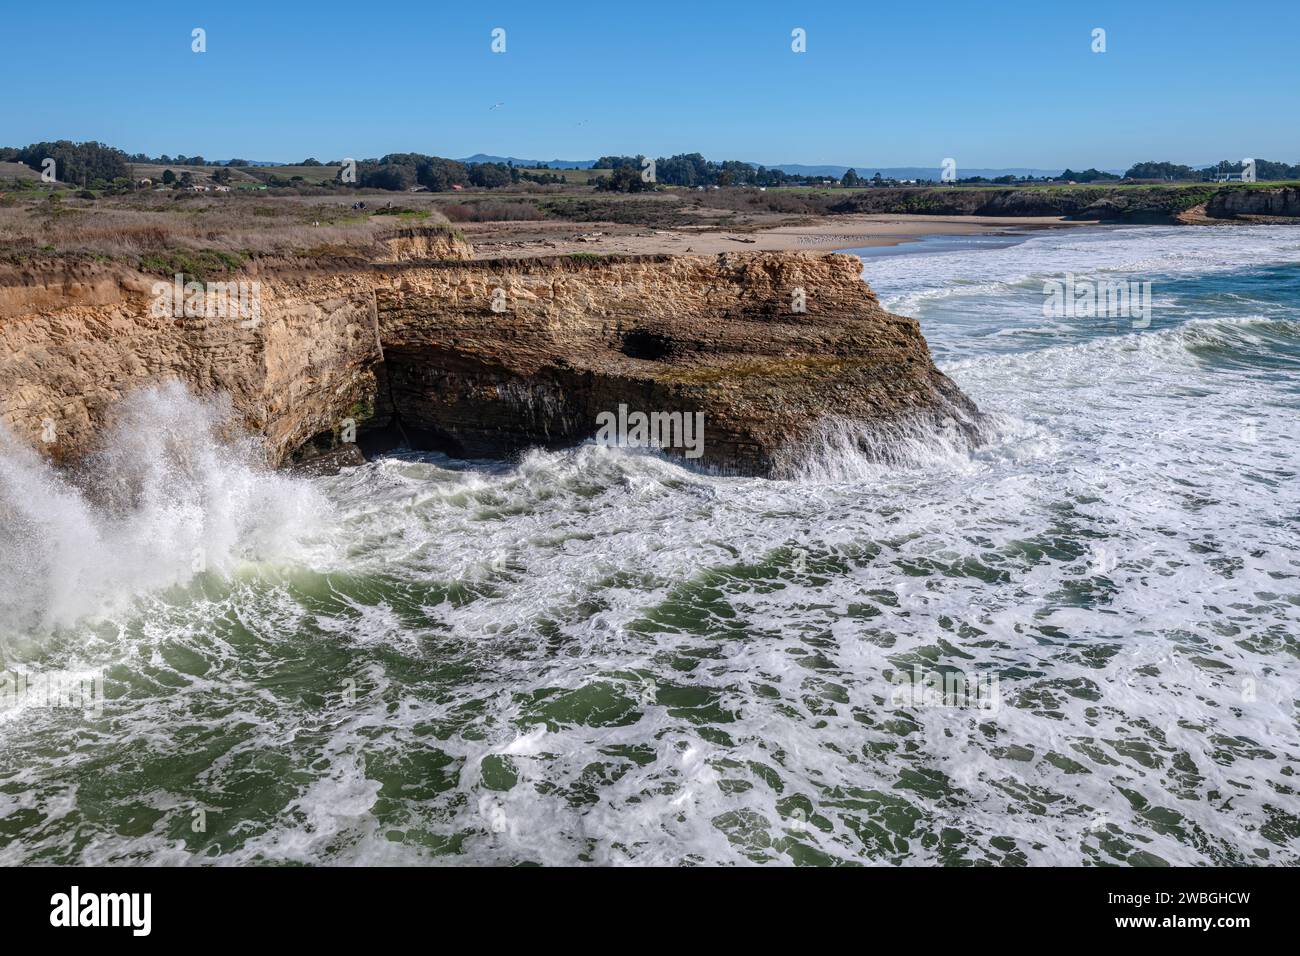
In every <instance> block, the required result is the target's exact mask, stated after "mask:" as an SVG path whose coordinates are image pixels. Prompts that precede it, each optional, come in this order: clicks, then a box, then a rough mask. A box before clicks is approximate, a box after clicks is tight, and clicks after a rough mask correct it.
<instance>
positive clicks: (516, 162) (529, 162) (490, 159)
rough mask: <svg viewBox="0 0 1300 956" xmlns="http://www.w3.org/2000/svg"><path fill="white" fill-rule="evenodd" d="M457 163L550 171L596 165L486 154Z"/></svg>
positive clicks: (586, 167) (592, 163)
mask: <svg viewBox="0 0 1300 956" xmlns="http://www.w3.org/2000/svg"><path fill="white" fill-rule="evenodd" d="M457 162H460V163H500V164H501V165H503V166H505V165H511V166H550V167H551V169H591V167H592V166H595V165H596V161H595V160H594V159H520V158H519V157H518V156H489V155H488V154H487V153H475V154H474V155H473V156H466V157H465V158H464V159H460V160H457Z"/></svg>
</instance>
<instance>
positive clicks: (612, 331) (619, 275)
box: [0, 235, 980, 476]
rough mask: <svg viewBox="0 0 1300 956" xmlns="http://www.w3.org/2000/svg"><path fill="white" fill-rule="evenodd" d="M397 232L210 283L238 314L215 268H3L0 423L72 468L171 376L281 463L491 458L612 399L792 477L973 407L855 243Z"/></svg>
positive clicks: (611, 406) (718, 458)
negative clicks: (775, 247) (615, 244)
mask: <svg viewBox="0 0 1300 956" xmlns="http://www.w3.org/2000/svg"><path fill="white" fill-rule="evenodd" d="M395 238H396V239H397V240H398V241H396V242H394V243H393V244H392V246H391V248H392V252H393V253H394V255H393V259H394V260H395V261H387V262H355V261H351V262H338V263H333V264H331V265H326V266H322V265H319V264H317V265H315V266H312V267H309V266H306V265H304V264H301V263H280V264H263V265H261V266H258V267H256V268H255V269H253V270H252V271H250V272H249V273H247V274H244V275H237V276H230V277H227V278H229V279H230V280H231V281H232V282H235V283H245V284H246V286H245V287H242V288H243V290H244V291H245V292H246V293H248V294H249V295H250V296H252V297H254V300H255V302H256V304H257V310H256V314H255V315H252V314H249V313H248V312H239V311H238V310H236V309H229V310H227V309H218V308H214V307H213V291H212V285H214V284H213V283H207V284H199V285H198V286H196V287H195V288H196V289H198V290H200V291H201V295H200V296H198V297H191V299H188V300H187V301H186V302H184V303H182V302H181V301H180V298H181V286H180V285H179V284H178V285H177V286H176V293H177V294H176V301H175V302H173V301H172V300H171V298H170V296H171V290H169V289H165V287H166V286H170V285H171V283H170V282H168V281H167V280H165V279H161V278H160V277H157V276H149V275H144V274H141V273H137V272H132V271H128V270H124V269H123V268H121V267H120V266H112V265H108V264H100V263H95V262H92V261H69V260H51V261H47V262H46V263H44V264H37V263H33V264H31V265H27V266H23V267H9V268H7V269H5V270H3V271H0V422H3V424H4V425H5V426H6V427H7V428H8V429H9V430H10V431H11V432H12V433H13V434H15V435H16V436H19V437H20V438H24V439H26V440H28V441H30V443H31V444H32V445H33V446H35V447H36V448H38V449H40V450H42V451H43V452H44V453H45V454H47V455H49V456H51V457H53V458H54V459H56V460H59V461H63V462H74V461H76V460H77V459H79V458H80V457H82V456H83V455H85V454H86V453H87V452H88V451H89V450H90V449H91V448H93V446H94V444H95V439H96V435H97V433H98V432H99V431H100V430H101V429H102V428H103V427H104V426H105V424H107V423H108V422H109V421H110V420H111V419H112V416H113V409H114V406H115V404H116V402H117V401H118V400H119V399H120V398H121V397H122V396H123V395H125V394H126V393H128V392H130V391H132V390H133V389H135V388H137V387H140V386H144V385H148V384H153V383H157V382H159V381H163V380H169V379H179V380H181V381H183V382H184V383H186V384H187V386H188V387H189V388H190V389H192V390H193V391H196V392H198V393H201V394H210V393H224V394H226V395H228V396H229V397H230V400H231V402H232V404H233V407H234V409H235V410H236V412H237V414H238V415H239V417H240V418H241V419H242V421H243V423H244V425H245V426H246V427H247V428H248V429H249V430H251V431H252V432H254V433H256V434H258V435H260V436H261V437H262V439H263V442H264V445H265V448H266V451H267V455H268V458H269V460H270V461H271V462H272V463H275V464H285V463H288V462H292V461H295V460H300V459H304V458H310V457H311V456H312V455H316V454H319V453H322V452H327V451H330V450H332V449H335V448H337V447H339V446H340V445H341V444H342V445H347V444H349V443H350V442H351V441H353V440H355V441H357V442H359V443H360V445H361V446H362V447H364V448H369V449H372V450H373V449H382V448H384V447H389V446H392V445H396V444H410V445H414V446H416V447H425V448H434V449H439V450H445V451H447V452H449V453H451V454H453V455H457V456H464V457H495V456H505V455H510V454H513V453H515V452H517V451H519V450H521V449H523V448H526V447H529V446H535V445H546V446H558V445H564V444H572V443H576V442H579V441H582V440H584V439H587V438H590V437H592V436H593V435H595V434H596V433H597V431H598V423H599V422H601V421H609V420H611V417H612V416H615V415H618V414H619V413H620V410H621V411H622V413H624V414H625V417H626V414H630V413H635V412H641V413H644V414H646V415H653V414H659V415H664V416H672V415H675V414H676V413H681V416H696V415H702V416H703V417H702V419H701V421H702V425H703V433H702V441H699V442H696V443H695V445H691V446H689V447H686V446H682V445H679V444H675V443H672V442H668V443H665V444H666V445H667V447H665V449H664V450H665V451H666V452H668V453H670V454H679V455H683V456H685V457H687V458H698V460H697V461H696V464H698V465H700V466H702V467H705V468H708V469H711V470H715V471H718V472H723V473H733V474H747V475H769V476H780V475H783V474H788V473H791V472H792V471H794V470H795V468H796V467H797V462H798V459H799V456H800V455H801V454H803V451H804V450H805V449H806V448H807V446H808V445H809V444H810V443H811V442H813V441H815V440H816V438H817V435H818V433H819V430H820V429H823V428H825V427H826V425H827V423H828V422H832V421H833V422H836V423H840V424H843V423H845V422H848V423H850V424H851V425H852V426H853V427H854V428H858V429H860V430H861V432H862V435H863V447H864V449H866V448H872V449H877V450H878V448H879V443H878V442H875V441H873V440H872V439H871V436H872V435H879V434H897V433H898V431H899V429H904V430H912V429H915V428H927V427H930V428H943V429H947V431H948V434H950V435H956V436H959V437H960V438H961V439H962V440H963V441H965V442H968V443H973V442H975V441H976V440H977V438H978V433H979V422H980V416H979V412H978V411H977V410H976V408H975V407H974V405H973V404H972V403H971V402H970V401H969V400H968V399H967V398H966V397H965V396H964V395H963V394H962V393H961V392H960V391H959V390H958V389H957V387H956V386H955V385H954V384H953V383H952V382H951V381H950V380H949V379H948V378H946V377H945V376H944V375H943V374H942V373H941V372H939V370H938V369H937V368H936V367H935V366H934V363H933V361H932V360H931V357H930V353H929V349H928V347H927V345H926V342H925V339H924V338H923V336H922V335H921V332H920V329H919V327H918V325H917V323H916V322H915V321H914V320H912V319H909V318H905V317H903V316H897V315H892V314H890V313H889V312H887V311H885V310H884V309H883V308H882V307H881V306H880V304H879V302H878V301H877V299H876V297H875V295H874V294H873V293H872V292H871V290H870V288H868V286H867V285H866V283H864V282H863V281H862V278H861V272H862V263H861V261H860V260H859V259H857V258H856V257H854V256H847V255H838V254H826V255H816V254H808V253H728V254H724V255H718V256H709V257H693V256H682V257H674V256H645V257H619V258H614V257H601V256H565V257H556V258H551V259H522V260H483V261H468V260H467V259H466V258H465V256H464V250H461V249H459V248H457V249H456V250H453V251H454V252H455V256H456V257H455V258H449V257H444V258H440V259H421V258H417V257H418V256H419V255H420V254H422V253H424V252H425V251H426V249H425V244H424V243H423V240H422V239H421V238H420V237H418V236H413V235H412V236H406V235H403V236H400V237H395ZM435 251H438V252H440V254H443V255H444V256H445V255H446V250H435ZM254 284H255V287H254ZM216 285H217V286H221V285H222V284H220V283H218V284H216ZM225 291H229V290H225ZM222 293H223V290H222V289H221V288H218V289H217V295H218V296H220V295H221V294H222ZM160 298H161V299H162V300H164V301H163V302H162V304H161V306H160ZM191 306H192V307H191ZM232 313H233V314H232ZM602 416H605V417H604V418H602Z"/></svg>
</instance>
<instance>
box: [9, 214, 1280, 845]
mask: <svg viewBox="0 0 1300 956" xmlns="http://www.w3.org/2000/svg"><path fill="white" fill-rule="evenodd" d="M1298 262H1300V230H1296V229H1289V228H1264V227H1243V228H1238V229H1232V230H1210V229H1172V228H1170V229H1163V228H1144V229H1098V230H1086V231H1070V232H1062V233H1048V234H1040V235H1036V236H1035V237H1034V238H1031V239H1029V240H1028V241H1026V242H1024V243H1021V244H1019V245H1016V246H1013V247H1009V248H1005V249H986V250H981V251H979V252H970V251H966V252H955V253H947V254H942V255H906V254H900V255H896V256H892V257H888V258H880V259H868V261H867V275H866V277H867V279H868V280H869V281H870V282H871V283H872V285H873V287H874V288H875V289H876V290H877V291H878V292H879V293H880V295H881V296H882V298H883V300H884V301H885V303H886V304H887V305H888V306H890V307H891V308H893V309H895V310H897V311H903V312H908V313H910V314H914V315H917V316H918V317H919V318H920V320H921V322H922V326H923V328H924V330H925V331H926V334H927V336H928V337H929V338H930V341H931V343H932V345H933V347H934V349H935V352H936V355H937V356H938V358H939V360H940V362H941V364H942V365H943V367H944V368H945V370H946V371H947V372H948V373H949V374H950V375H951V376H952V377H953V378H954V379H955V380H956V381H957V382H958V384H960V385H961V387H962V388H963V389H964V390H965V391H966V392H967V393H968V394H970V395H971V397H972V398H974V399H975V400H976V401H977V402H978V403H979V404H980V405H981V406H982V407H983V408H984V409H985V410H986V411H988V412H990V413H992V422H993V427H992V432H993V435H992V440H991V441H990V442H989V443H988V444H987V445H986V446H985V447H983V448H981V449H979V450H978V451H976V452H975V453H973V454H972V453H968V452H965V451H963V450H962V449H961V447H960V446H959V445H958V444H956V443H954V442H951V441H949V440H947V438H946V436H945V435H943V434H942V433H935V434H925V433H919V434H916V435H910V436H907V438H906V441H905V443H903V444H900V446H899V449H898V454H897V455H895V456H894V460H893V464H891V465H889V466H886V465H882V464H880V463H878V462H872V461H868V460H866V459H865V458H862V457H861V456H859V455H857V454H856V452H855V447H856V445H855V442H854V441H853V440H851V436H850V437H849V438H848V439H844V436H843V435H841V436H840V438H836V435H837V434H838V433H837V432H835V431H834V430H833V429H832V430H831V431H829V432H828V439H827V441H826V442H825V443H824V447H822V449H821V451H820V453H819V455H818V457H817V458H816V459H814V460H811V461H809V462H808V463H807V467H806V469H805V474H804V476H803V478H802V479H801V480H799V481H791V482H767V481H761V480H747V479H734V478H716V477H711V476H704V475H699V474H695V473H692V472H690V471H687V470H683V469H682V468H681V467H679V466H678V465H677V464H674V463H671V462H668V461H666V460H663V459H661V458H659V457H657V456H655V455H652V454H646V453H637V452H628V451H620V450H616V449H608V448H600V447H596V446H594V445H588V446H584V447H582V448H578V449H574V450H571V451H567V452H554V453H551V452H546V453H544V452H534V453H532V454H529V455H528V456H526V457H525V458H524V459H523V460H522V461H520V462H518V463H515V464H513V465H492V464H487V463H473V462H468V463H467V462H455V461H449V460H447V459H444V458H439V457H437V456H410V457H406V458H401V457H398V458H390V459H387V460H384V461H378V462H372V463H370V464H368V465H366V466H364V467H363V468H360V469H356V470H354V471H351V472H349V473H346V474H344V475H341V476H338V477H335V478H329V479H318V480H315V481H313V482H310V483H307V482H302V481H298V482H289V481H288V480H287V479H284V478H282V477H276V476H269V475H266V474H264V473H262V472H260V471H259V470H258V469H256V468H255V467H254V466H253V465H251V464H250V463H248V462H246V461H244V462H232V461H231V460H230V457H229V456H227V455H222V454H220V453H216V454H213V455H211V456H210V457H208V458H206V459H203V460H202V461H201V462H199V463H198V464H199V467H189V468H181V467H180V466H179V465H177V464H176V463H175V462H176V456H175V455H174V454H172V455H169V454H164V449H165V448H167V447H170V446H167V445H161V446H158V445H156V446H155V448H154V450H153V451H151V452H149V454H146V455H144V456H143V457H141V456H139V455H136V456H128V460H131V461H137V462H139V461H149V462H158V463H159V464H157V465H156V466H155V465H150V466H149V467H146V468H144V469H143V472H144V474H143V475H142V474H141V472H140V469H139V468H136V469H135V470H132V469H131V468H125V469H124V468H123V467H121V466H120V465H119V467H118V468H117V469H116V470H113V469H110V470H109V472H108V473H111V474H117V475H122V474H126V475H128V476H131V480H130V481H129V482H128V485H129V486H130V487H131V488H134V489H136V490H135V492H134V493H133V494H132V495H128V496H126V497H125V498H123V497H122V496H120V495H119V496H116V497H115V496H114V495H113V494H112V491H113V489H114V488H116V487H119V486H120V485H121V481H120V480H115V481H107V480H100V481H99V482H98V483H95V482H91V483H90V488H91V489H92V491H91V492H90V493H89V494H88V493H87V491H86V490H85V486H82V487H76V486H72V485H69V484H67V483H65V482H61V481H60V479H57V478H55V477H54V476H52V475H50V474H49V473H48V472H46V471H44V470H42V469H41V467H40V466H39V465H38V464H37V463H36V462H35V461H34V459H30V458H28V457H26V456H24V455H22V454H21V453H20V452H18V451H17V450H16V449H14V448H9V447H7V448H6V449H5V450H4V456H3V465H2V466H0V467H3V469H4V470H3V481H4V484H5V488H6V491H7V492H9V496H8V497H7V498H6V499H5V501H7V502H13V501H23V502H26V503H27V504H26V505H25V506H24V508H23V509H20V514H19V517H18V518H17V519H15V522H14V523H13V524H12V525H10V526H8V527H6V528H5V529H4V533H5V534H6V535H10V536H11V537H10V540H11V541H12V540H16V536H17V535H18V534H19V533H24V534H29V535H35V537H34V538H30V540H39V541H40V542H41V545H40V549H39V553H40V554H41V555H42V566H43V567H46V568H48V569H49V571H48V573H47V574H46V575H45V576H44V577H41V578H40V582H41V583H40V584H39V586H37V587H36V588H35V590H33V591H32V592H31V593H30V594H27V595H26V596H23V597H17V598H14V597H13V596H12V595H11V599H12V600H13V601H14V603H15V605H16V607H15V611H14V613H9V614H8V615H7V619H8V620H9V621H10V622H11V623H10V626H9V627H8V630H7V631H6V633H5V643H4V645H3V647H4V652H5V654H6V662H7V663H8V664H9V665H10V666H15V665H18V666H22V667H26V668H28V669H41V668H69V669H72V668H87V667H96V666H102V667H105V668H107V674H108V682H107V686H108V694H109V696H110V698H111V700H110V701H109V702H108V704H107V705H106V706H105V708H104V712H103V714H102V715H101V716H99V717H95V716H93V715H90V716H87V715H84V714H82V713H81V712H80V711H76V712H73V711H69V710H67V709H33V708H27V709H25V710H22V711H20V712H13V713H11V714H10V715H9V716H8V718H7V719H6V718H5V717H4V716H3V715H0V863H18V862H77V861H82V862H127V861H149V862H225V863H239V862H257V861H300V862H314V863H354V862H381V863H388V862H442V863H457V862H502V863H505V862H518V861H536V862H547V863H573V862H592V863H682V862H705V863H747V862H772V863H778V864H779V863H792V862H794V863H827V862H836V861H841V862H858V863H868V864H926V863H949V864H952V863H998V864H1018V863H1028V864H1050V863H1127V864H1143V863H1157V862H1161V861H1164V862H1168V863H1175V864H1180V863H1181V864H1187V863H1256V864H1292V865H1294V864H1295V863H1296V862H1297V860H1298V859H1300V852H1298V851H1300V803H1298V801H1297V797H1296V794H1295V780H1296V769H1297V764H1298V760H1297V758H1298V756H1300V743H1298V735H1297V722H1296V696H1297V692H1296V687H1297V679H1298V678H1300V662H1298V661H1297V658H1298V657H1300V641H1298V640H1297V634H1298V633H1300V627H1298V623H1300V622H1298V618H1300V586H1298V585H1297V575H1300V545H1298V544H1297V542H1298V541H1300V536H1297V525H1298V524H1300V494H1297V485H1296V481H1297V477H1296V474H1297V464H1298V460H1300V451H1297V449H1298V448H1300V425H1298V424H1297V423H1298V422H1300V415H1297V404H1300V394H1298V391H1297V386H1296V383H1297V381H1298V379H1297V372H1300V312H1298V311H1297V304H1296V303H1297V301H1300V265H1298V264H1297V263H1298ZM1101 270H1107V271H1109V272H1111V273H1114V274H1116V275H1119V276H1121V277H1126V278H1135V279H1139V280H1144V281H1145V280H1150V281H1152V282H1153V285H1154V288H1155V295H1156V311H1155V317H1154V320H1153V322H1152V324H1151V327H1150V328H1149V329H1145V330H1140V331H1136V332H1135V331H1134V330H1133V329H1132V328H1127V327H1122V326H1121V325H1120V324H1119V323H1117V322H1115V321H1108V320H1099V319H1081V320H1045V319H1044V318H1043V317H1042V311H1041V306H1042V294H1041V288H1042V282H1043V279H1044V278H1046V277H1055V276H1059V275H1061V274H1064V273H1066V272H1072V273H1074V274H1076V275H1085V274H1089V273H1095V272H1099V271H1101ZM170 404H171V405H173V406H176V407H182V406H184V407H185V408H188V409H189V410H188V411H186V412H184V413H183V414H187V415H192V416H193V415H198V417H199V418H200V420H205V419H203V415H202V414H201V413H199V412H197V411H195V409H193V408H192V407H190V406H187V405H184V403H180V402H175V401H174V402H172V403H170ZM141 414H142V415H144V420H143V423H144V424H147V423H148V422H149V421H151V420H152V419H151V418H150V416H154V415H161V414H162V409H161V408H154V409H153V410H152V411H144V412H141ZM177 414H182V413H179V412H178V413H177ZM841 439H843V440H841ZM195 453H196V454H198V451H197V450H196V452H195ZM186 460H190V459H186ZM163 462H172V464H168V465H166V466H165V467H164V466H163V465H162V464H161V463H163ZM157 468H163V472H161V473H162V474H166V475H168V476H172V477H168V478H167V480H166V481H165V482H164V483H163V484H162V485H159V484H157V483H156V482H155V483H154V484H153V485H151V484H150V480H148V478H147V476H148V475H149V474H159V473H160V472H158V471H157ZM173 481H177V482H179V485H180V487H181V488H182V489H184V491H183V493H181V494H178V495H175V496H168V495H164V494H159V493H157V489H158V488H162V487H172V485H171V482H173ZM151 487H153V488H154V489H155V491H154V492H150V491H149V489H150V488H151ZM15 489H17V490H19V491H22V492H23V493H21V494H15V493H13V492H14V490H15ZM172 497H175V498H176V501H175V502H172V500H171V498H172ZM159 508H169V509H171V510H170V511H169V512H168V515H169V520H168V521H165V522H164V521H161V520H159V519H158V509H159ZM171 518H175V519H176V520H175V521H172V520H170V519H171ZM236 519H237V520H236ZM173 527H174V528H176V529H177V530H175V531H172V530H171V529H172V528H173ZM21 529H26V530H21ZM33 529H36V530H33ZM195 529H199V531H198V532H197V533H199V534H200V535H204V536H212V537H215V538H216V539H217V540H219V541H220V542H221V543H220V546H219V547H217V548H216V549H215V553H216V555H217V557H216V558H215V559H214V561H213V562H211V563H210V564H209V566H208V569H207V570H205V571H202V572H200V573H192V572H191V571H189V570H188V569H186V570H183V571H180V572H178V571H176V569H175V567H173V564H174V560H172V559H175V557H176V556H177V555H185V554H187V553H188V552H187V549H188V548H189V547H190V546H191V545H192V541H193V536H194V534H195V533H196V530H195ZM203 529H211V534H210V535H209V534H208V532H207V531H204V530H203ZM77 541H89V542H91V545H90V546H88V547H87V548H85V549H82V548H79V547H77V546H76V545H75V544H70V543H69V542H77ZM106 542H107V543H108V544H106ZM106 548H107V549H108V550H105V549H106ZM2 553H3V554H4V555H5V556H6V557H5V560H6V561H8V562H10V563H9V564H6V567H7V568H8V567H9V566H10V564H12V562H13V561H14V560H16V559H13V558H11V557H9V556H10V555H11V554H13V553H14V552H12V551H8V550H6V551H3V552H2ZM114 555H117V556H120V557H119V559H118V560H113V559H112V558H113V556H114ZM164 568H167V569H170V570H163V569H164ZM186 568H188V565H187V566H186ZM74 571H75V573H76V580H77V581H78V582H85V584H84V585H83V584H81V583H78V584H68V583H66V581H65V579H63V578H60V575H67V574H71V573H73V572H74ZM51 575H52V577H51ZM61 582H62V583H61ZM82 594H87V595H93V596H94V601H95V602H102V603H104V604H105V607H104V608H103V609H99V608H98V606H97V604H90V605H87V604H83V603H79V601H80V600H81V599H80V598H79V597H77V595H82ZM42 595H43V596H42ZM18 612H21V614H18ZM16 615H17V616H16ZM22 615H25V616H22ZM20 617H21V621H22V623H21V624H20V625H14V624H13V623H12V622H13V621H15V620H18V619H19V618H20ZM913 669H915V670H916V672H917V673H920V674H933V673H942V672H964V673H967V674H980V675H985V676H991V677H995V678H996V686H997V688H998V691H999V700H1000V706H999V707H996V708H994V709H991V710H981V709H979V708H976V707H963V706H925V705H924V701H916V700H910V701H909V700H900V699H899V697H898V693H897V691H898V687H897V685H896V684H895V682H894V681H896V680H897V679H898V677H899V675H900V674H902V673H911V672H912V671H913ZM196 808H202V809H203V810H204V811H205V813H206V830H205V831H204V832H195V831H194V829H193V826H192V823H193V819H194V817H193V813H194V810H195V809H196Z"/></svg>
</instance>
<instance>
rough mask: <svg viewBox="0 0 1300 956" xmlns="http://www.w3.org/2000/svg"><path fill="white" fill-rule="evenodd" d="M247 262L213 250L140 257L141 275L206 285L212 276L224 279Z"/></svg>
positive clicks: (175, 250)
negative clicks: (204, 283)
mask: <svg viewBox="0 0 1300 956" xmlns="http://www.w3.org/2000/svg"><path fill="white" fill-rule="evenodd" d="M245 261H246V258H245V256H244V255H243V254H242V253H238V252H224V251H221V250H216V249H171V250H168V251H167V252H154V253H149V254H147V255H143V256H141V257H140V271H141V272H150V273H154V274H156V275H165V276H174V275H176V274H177V273H180V274H181V275H182V276H184V277H185V279H186V280H189V279H194V280H195V281H197V282H205V281H207V278H208V277H209V276H211V275H224V274H226V273H230V272H235V271H237V270H238V269H240V268H241V267H242V266H243V265H244V262H245Z"/></svg>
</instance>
